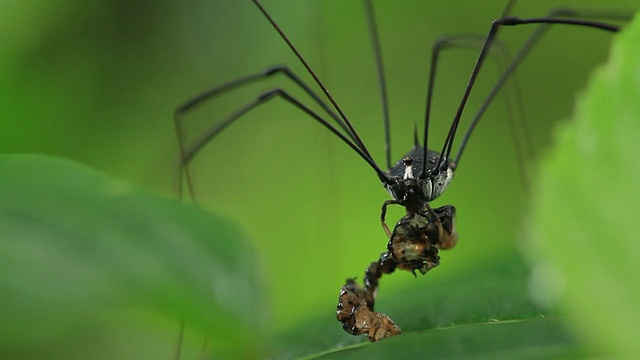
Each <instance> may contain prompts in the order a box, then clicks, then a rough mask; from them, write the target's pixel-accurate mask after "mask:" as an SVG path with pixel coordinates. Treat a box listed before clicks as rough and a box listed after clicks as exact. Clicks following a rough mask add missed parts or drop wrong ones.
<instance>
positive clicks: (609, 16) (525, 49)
mask: <svg viewBox="0 0 640 360" xmlns="http://www.w3.org/2000/svg"><path fill="white" fill-rule="evenodd" d="M558 17H571V18H582V19H585V18H594V17H597V18H602V19H604V20H609V21H611V20H615V21H628V20H629V18H628V17H627V16H625V15H623V14H615V13H601V14H597V13H594V12H592V11H576V10H569V9H556V10H553V11H551V12H550V13H549V14H548V15H547V18H548V19H555V18H558ZM550 25H551V24H550V23H543V24H542V25H539V26H538V27H537V28H536V29H535V31H534V32H533V33H532V34H531V35H530V36H529V38H527V40H526V41H525V43H524V45H523V46H522V47H521V48H520V50H519V51H518V53H517V54H516V55H515V56H514V58H513V60H512V61H511V63H510V64H509V65H508V66H507V68H506V69H505V71H504V72H503V73H502V75H501V76H500V78H499V79H498V81H497V82H496V84H495V85H494V87H493V89H491V92H490V93H489V95H488V96H487V98H486V99H485V101H484V102H483V104H482V105H481V106H480V109H479V110H478V111H477V112H476V114H475V115H474V117H473V119H472V121H471V124H470V125H469V128H468V129H467V131H466V133H465V135H464V138H463V139H462V142H461V143H460V147H459V149H458V154H457V155H456V157H455V160H454V162H455V163H456V165H458V164H459V162H460V158H461V156H462V153H463V152H464V149H465V147H466V145H467V143H468V141H469V138H470V136H471V134H472V133H473V130H474V129H475V127H476V125H477V124H478V121H480V118H481V117H482V115H484V112H485V111H486V109H487V107H488V106H489V104H490V103H491V102H492V101H493V99H494V98H495V96H496V94H497V93H498V91H499V90H500V89H501V88H502V85H504V83H505V82H506V81H507V80H508V78H509V77H510V76H511V74H513V72H514V71H515V69H516V68H517V67H518V65H520V63H521V62H522V60H523V59H524V58H525V57H526V56H527V55H528V54H529V52H530V51H531V50H532V49H533V47H534V46H535V45H536V44H537V43H538V41H540V39H541V38H542V36H544V35H545V34H546V33H547V30H549V26H550ZM521 126H523V129H524V131H525V132H526V125H525V124H524V123H523V124H521ZM524 140H525V141H526V142H528V143H526V144H525V147H526V148H528V149H529V152H530V154H533V150H532V149H533V146H532V145H531V143H530V139H529V138H528V137H524Z"/></svg>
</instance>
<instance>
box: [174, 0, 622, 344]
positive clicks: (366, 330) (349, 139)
mask: <svg viewBox="0 0 640 360" xmlns="http://www.w3.org/2000/svg"><path fill="white" fill-rule="evenodd" d="M253 2H254V3H255V5H256V6H257V7H258V9H259V10H260V11H261V12H262V13H263V15H264V16H265V17H266V18H267V20H268V21H269V22H270V23H271V25H272V26H273V28H274V29H275V30H276V31H277V32H278V33H279V34H280V36H281V37H282V39H283V40H284V41H285V42H286V43H287V45H288V46H289V48H290V49H291V51H292V52H293V53H294V54H295V55H296V57H297V58H298V59H299V61H300V62H301V63H302V65H303V66H304V67H305V69H306V71H307V72H308V74H309V75H310V76H311V77H312V78H313V79H314V81H315V83H316V85H317V86H318V88H319V89H320V90H321V93H322V96H321V95H319V94H318V93H317V92H316V91H314V90H313V89H312V88H311V87H310V86H309V85H308V84H307V83H305V82H304V81H303V80H302V79H301V78H300V77H299V76H297V75H296V74H295V73H293V72H292V71H291V70H290V69H289V68H288V67H286V66H276V67H271V68H268V69H266V70H265V71H263V72H260V73H256V74H253V75H249V76H246V77H243V78H240V79H237V80H235V81H231V82H229V83H226V84H223V85H221V86H218V87H215V88H213V89H210V90H208V91H205V92H203V93H201V94H199V95H197V96H195V97H193V98H191V99H190V100H188V101H186V102H185V103H184V104H182V105H181V106H179V107H178V108H177V109H176V111H175V117H174V121H175V127H176V133H177V136H178V142H179V146H180V155H181V157H180V181H179V191H180V196H182V195H183V190H184V189H183V188H184V184H183V181H184V180H186V186H187V188H188V190H189V192H190V195H191V197H192V199H193V198H194V193H193V186H192V180H191V174H190V172H189V164H190V163H191V161H192V160H193V159H194V158H195V157H196V156H197V154H198V153H199V151H200V150H202V149H203V148H204V147H205V146H206V145H207V144H208V143H209V142H210V141H211V140H212V139H214V138H215V137H216V136H217V135H218V134H220V133H221V132H222V131H224V130H225V129H226V128H227V127H228V126H229V125H231V124H233V123H234V122H235V121H236V120H238V119H240V118H242V117H243V116H244V115H245V114H247V113H248V112H250V111H252V110H253V109H255V108H256V107H258V106H261V105H263V104H265V103H267V102H268V101H270V100H272V99H274V98H280V99H281V100H283V101H285V102H287V103H289V104H291V105H293V106H294V107H295V108H297V109H299V110H300V111H302V112H304V113H305V114H306V115H308V116H309V117H310V118H311V119H313V120H314V121H315V122H317V123H319V124H320V125H322V126H324V127H325V128H326V129H327V130H328V131H330V132H331V133H333V134H334V135H335V136H337V137H338V138H339V139H340V140H341V141H342V142H343V143H344V144H346V145H347V146H349V147H350V148H351V149H352V150H353V151H354V152H355V153H356V154H358V156H360V158H362V160H364V161H365V162H366V163H367V164H368V165H369V166H370V167H371V169H372V170H373V171H374V172H375V173H376V175H377V176H378V179H379V180H380V181H381V182H382V185H383V186H384V187H385V188H386V190H387V191H388V193H389V194H390V195H391V197H392V199H391V200H388V201H386V202H384V204H383V206H382V212H381V224H382V227H383V229H384V231H385V233H386V235H387V236H388V237H389V239H390V240H389V243H388V247H387V251H386V252H384V253H383V254H382V255H381V256H380V259H379V260H378V261H375V262H372V263H371V264H370V265H369V267H368V268H367V270H366V272H365V277H364V287H361V286H359V285H357V284H356V283H355V281H354V280H353V279H347V281H346V284H345V285H344V286H342V288H341V291H340V297H339V304H338V308H337V318H338V320H339V321H340V322H342V325H343V328H344V330H345V331H347V332H349V333H351V334H354V335H359V334H365V335H367V336H368V338H369V339H370V340H371V341H377V340H380V339H383V338H386V337H389V336H392V335H395V334H398V333H400V332H401V330H400V328H399V327H398V326H397V325H395V323H394V322H393V321H392V320H391V319H390V318H389V317H388V316H386V315H384V314H381V313H378V312H376V311H375V310H374V303H375V292H376V289H377V287H378V283H379V279H380V278H381V276H382V275H383V274H388V273H391V272H393V271H394V270H395V269H396V268H399V269H403V270H408V271H411V272H413V273H414V274H415V272H416V270H417V271H419V272H420V273H421V274H426V273H427V272H428V271H429V270H430V269H432V268H433V267H435V266H437V265H439V260H440V257H439V256H438V250H440V249H449V248H452V247H453V246H455V245H456V243H457V239H458V235H457V233H456V231H455V228H454V219H455V208H454V207H453V206H451V205H446V206H442V207H440V208H436V209H433V208H431V206H430V205H429V203H430V202H431V201H433V200H434V199H436V198H438V197H439V196H440V195H441V194H442V193H443V192H444V191H445V190H446V188H447V187H448V185H449V184H450V182H451V180H452V178H453V174H454V172H455V170H456V168H457V167H458V166H459V163H460V158H461V156H462V154H463V151H464V149H465V147H466V145H467V143H468V140H469V138H470V136H471V134H472V133H473V130H474V129H475V127H476V125H477V124H478V122H479V120H480V118H481V117H482V115H483V114H484V112H485V110H486V109H487V107H488V106H489V104H490V103H491V102H492V100H493V99H494V98H495V96H496V95H497V93H498V91H499V90H500V89H501V87H502V86H503V85H504V84H505V82H506V81H507V80H508V78H509V77H510V75H511V74H512V73H513V72H514V71H515V69H516V68H517V67H518V65H519V64H520V62H521V61H522V60H523V58H524V57H525V56H526V55H527V54H528V53H529V51H530V50H531V49H532V48H533V46H534V45H535V43H536V42H537V41H538V40H539V39H540V38H541V37H542V36H543V35H544V34H545V33H546V31H547V30H548V27H549V26H550V25H552V24H561V25H573V26H580V27H591V28H596V29H601V30H605V31H609V32H616V31H618V30H619V29H620V26H619V25H615V24H611V23H608V22H602V21H599V20H594V19H603V20H605V21H612V20H617V21H625V20H628V19H627V18H626V17H620V16H617V15H602V14H594V13H592V12H581V11H573V10H558V11H554V12H551V13H549V14H548V15H547V16H545V17H540V18H528V19H521V18H517V17H513V16H509V13H510V10H511V9H512V7H513V6H514V4H515V0H511V1H510V2H509V3H508V4H507V6H506V8H505V10H504V11H503V14H502V16H501V17H500V18H499V19H497V20H494V21H493V22H492V24H491V28H490V30H489V32H488V33H487V34H486V36H479V35H458V36H451V37H446V38H441V39H440V40H439V41H437V42H436V44H435V45H434V47H433V50H432V61H431V66H430V74H429V80H428V88H427V97H426V115H425V119H424V133H423V141H422V143H420V141H419V140H418V137H417V134H416V135H415V136H414V138H415V140H414V145H413V148H412V149H411V150H410V151H409V152H408V153H407V154H406V155H405V156H403V157H402V159H401V160H400V161H398V163H397V164H396V165H395V166H392V165H391V146H390V121H389V113H388V105H387V96H386V84H385V77H384V71H383V66H382V55H381V51H380V45H379V40H378V34H377V27H376V23H375V16H374V12H373V6H372V0H364V3H365V9H366V11H367V19H368V24H369V30H370V37H371V41H372V44H373V49H374V55H375V60H376V67H377V74H378V79H379V84H380V92H381V98H382V107H383V118H384V129H385V130H384V133H385V150H386V167H387V170H386V171H384V170H382V169H381V168H380V166H379V165H378V164H377V163H376V161H375V160H374V159H373V157H372V156H371V154H370V153H369V150H368V149H367V147H366V146H365V144H364V142H363V141H362V140H361V139H360V136H359V135H358V133H357V131H356V130H355V128H354V126H353V125H352V123H351V121H350V120H349V119H348V118H347V116H346V115H345V113H344V112H343V110H342V108H341V107H340V106H339V105H338V103H337V102H336V101H335V99H334V98H333V96H332V95H331V94H330V92H329V91H328V89H327V88H326V86H325V85H324V84H323V83H322V81H321V80H320V78H319V77H318V76H317V75H316V73H315V72H314V71H313V69H312V68H311V67H310V66H309V64H308V63H307V61H306V60H305V59H304V58H303V56H302V55H301V54H300V52H299V51H298V50H297V49H296V47H295V46H294V45H293V44H292V42H291V41H290V40H289V38H288V37H287V36H286V35H285V34H284V32H283V31H282V30H281V29H280V27H279V26H278V25H277V24H276V22H275V21H274V19H273V18H272V17H271V16H270V15H269V13H268V12H267V11H266V10H265V8H264V7H263V6H262V5H261V4H260V2H259V1H258V0H253ZM527 24H537V28H536V29H535V31H534V32H533V33H532V34H531V35H530V37H529V38H528V40H527V41H526V42H525V43H524V44H523V45H522V47H521V48H520V50H519V51H518V53H516V54H515V55H514V56H513V58H512V59H510V60H509V61H508V62H507V64H506V65H505V66H504V70H503V72H502V75H501V76H500V78H499V79H498V81H497V82H496V84H495V85H494V87H493V88H492V90H491V91H490V93H489V94H488V95H487V97H486V99H485V101H484V102H483V104H482V105H481V107H480V108H479V110H478V111H477V112H476V114H475V115H474V117H473V118H472V120H471V123H470V125H469V127H468V128H467V130H466V132H465V134H464V137H463V139H462V141H461V142H460V145H459V146H458V151H457V153H456V154H455V156H454V157H452V149H453V143H454V139H455V135H456V134H457V130H458V125H459V123H460V119H461V118H462V113H463V110H464V108H465V106H466V103H467V99H468V97H469V94H470V93H471V90H472V88H473V85H474V83H475V81H476V77H477V76H478V73H479V71H480V69H481V67H482V65H483V63H484V61H485V58H486V57H487V56H488V55H489V54H490V49H492V48H496V47H498V48H500V47H501V45H500V43H499V42H497V40H496V37H497V34H498V30H499V29H500V28H501V27H503V26H519V25H527ZM452 47H471V48H478V49H480V50H479V55H478V58H477V60H476V63H475V65H474V67H473V70H472V71H471V75H470V78H469V81H468V83H467V85H466V88H465V91H464V93H463V96H462V100H461V102H460V104H459V106H458V109H457V112H456V113H455V115H454V118H453V121H452V123H451V126H450V128H449V132H448V134H447V136H446V138H445V141H444V144H443V145H442V148H441V151H440V152H437V151H432V150H429V149H428V135H429V134H428V131H429V121H430V120H429V114H430V110H431V99H432V91H433V87H434V84H435V74H436V69H437V63H438V56H439V54H440V52H441V51H442V50H444V49H447V48H452ZM276 74H282V75H283V76H285V77H286V78H288V79H289V80H290V81H292V82H293V83H294V84H295V85H296V86H297V87H299V88H300V89H302V90H303V91H304V92H305V93H306V94H307V95H308V96H309V99H310V100H312V102H314V103H315V104H317V105H319V106H320V107H321V109H322V112H323V113H322V114H321V113H318V112H316V111H313V110H312V109H310V108H309V107H307V106H306V105H305V104H304V103H303V102H301V101H300V100H298V99H297V98H295V97H294V96H292V95H290V94H289V93H288V92H287V91H286V90H284V89H282V88H276V89H273V90H269V91H266V92H264V93H262V94H260V95H259V96H258V97H257V98H256V99H255V100H253V101H251V102H249V103H247V104H245V105H244V106H242V107H240V108H239V109H237V110H236V111H235V112H233V113H232V114H230V115H229V116H228V117H226V118H224V119H222V120H221V121H219V122H217V123H216V124H214V125H213V126H212V127H211V128H209V129H208V130H207V131H205V132H204V133H203V134H202V136H200V137H199V138H198V139H196V141H194V142H192V143H189V144H187V143H186V140H185V135H184V133H185V130H184V126H185V125H184V123H185V116H186V115H187V114H188V113H189V112H191V111H192V110H193V109H195V108H197V107H198V106H200V105H202V104H203V103H205V102H208V101H211V100H213V99H214V98H215V97H217V96H218V95H220V94H223V93H225V92H228V91H231V90H233V89H235V88H238V87H241V86H245V85H247V84H249V83H252V82H254V81H260V80H262V79H265V78H269V77H271V76H273V75H276ZM327 101H328V102H329V104H327ZM327 118H329V119H330V120H327ZM334 124H335V125H334ZM523 146H524V147H525V148H526V147H527V145H526V144H525V145H523ZM525 150H526V149H519V151H520V152H524V151H525ZM527 151H529V152H530V150H527ZM518 156H519V157H520V156H524V155H523V154H522V153H520V154H519V155H518ZM521 170H522V169H521ZM523 179H526V176H523ZM389 205H400V206H402V207H404V208H405V210H406V214H405V215H404V216H403V217H402V218H401V219H400V220H399V221H398V223H397V224H396V225H395V227H394V229H393V231H392V230H390V229H389V227H388V226H387V225H386V223H385V214H386V210H387V207H388V206H389Z"/></svg>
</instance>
